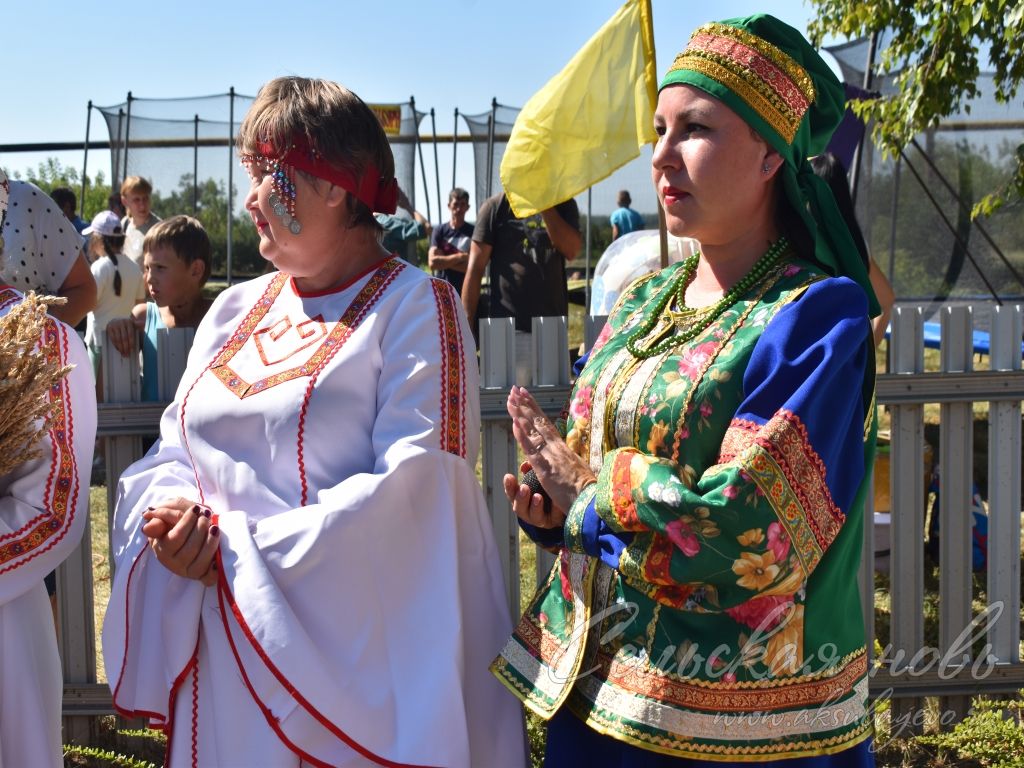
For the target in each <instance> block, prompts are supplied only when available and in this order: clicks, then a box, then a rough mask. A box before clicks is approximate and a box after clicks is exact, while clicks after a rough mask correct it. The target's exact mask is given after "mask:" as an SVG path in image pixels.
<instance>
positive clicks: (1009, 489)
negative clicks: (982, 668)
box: [988, 304, 1024, 664]
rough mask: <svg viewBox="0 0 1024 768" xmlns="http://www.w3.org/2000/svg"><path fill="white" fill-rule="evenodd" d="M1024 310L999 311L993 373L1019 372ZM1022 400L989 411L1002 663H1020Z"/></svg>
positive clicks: (993, 566)
mask: <svg viewBox="0 0 1024 768" xmlns="http://www.w3.org/2000/svg"><path fill="white" fill-rule="evenodd" d="M1022 326H1024V307H1022V306H1021V305H1019V304H1018V305H1016V306H1008V305H1005V304H1004V305H1003V306H1001V307H996V308H995V309H994V310H993V311H992V326H991V327H992V335H991V338H990V340H989V343H990V346H989V352H990V357H989V360H990V363H991V368H992V370H993V371H1019V370H1020V369H1021V342H1020V340H1021V332H1022ZM1020 457H1021V410H1020V400H1008V401H998V402H991V403H989V406H988V602H989V605H997V604H998V605H1001V606H1002V609H1003V610H1002V614H1001V615H1000V616H999V617H998V618H996V619H995V621H994V622H993V623H992V625H991V626H990V627H989V631H988V641H989V643H990V644H991V646H992V655H993V656H994V657H995V660H996V661H998V662H1001V663H1010V664H1015V663H1018V662H1019V661H1020V608H1019V606H1020V544H1021V542H1020V510H1021V503H1020V491H1021V468H1020Z"/></svg>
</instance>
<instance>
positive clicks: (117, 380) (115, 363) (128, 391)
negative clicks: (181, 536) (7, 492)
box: [100, 334, 142, 577]
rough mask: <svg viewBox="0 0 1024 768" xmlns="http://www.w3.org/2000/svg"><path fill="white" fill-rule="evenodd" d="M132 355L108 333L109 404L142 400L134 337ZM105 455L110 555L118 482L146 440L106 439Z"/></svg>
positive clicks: (106, 373)
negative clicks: (109, 336)
mask: <svg viewBox="0 0 1024 768" xmlns="http://www.w3.org/2000/svg"><path fill="white" fill-rule="evenodd" d="M130 339H131V345H132V347H131V352H130V353H129V355H128V356H127V357H125V356H123V355H122V354H121V353H120V352H118V351H117V350H116V349H115V348H114V345H113V344H111V343H110V341H109V339H107V338H106V334H104V338H103V340H102V341H103V344H102V349H103V356H102V358H101V360H100V370H101V372H102V376H103V401H104V402H106V403H137V402H139V401H140V400H141V398H142V393H141V387H140V383H139V344H138V340H137V339H136V337H135V336H134V334H130ZM103 444H104V448H103V451H104V455H105V458H106V464H107V552H108V553H109V552H112V551H113V547H112V546H111V545H112V539H111V538H110V532H111V531H112V530H113V525H111V521H112V520H113V518H114V502H115V501H117V481H118V479H119V478H120V477H121V475H122V474H123V473H124V471H125V470H126V469H127V468H128V465H129V464H131V463H132V462H133V461H136V460H137V459H138V458H139V457H140V456H142V437H141V436H139V435H137V434H136V435H116V436H111V437H107V438H104V440H103ZM110 575H111V577H113V575H114V563H113V560H111V562H110Z"/></svg>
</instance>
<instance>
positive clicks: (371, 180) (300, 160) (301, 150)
mask: <svg viewBox="0 0 1024 768" xmlns="http://www.w3.org/2000/svg"><path fill="white" fill-rule="evenodd" d="M259 152H260V154H262V155H264V156H265V157H270V158H277V159H279V160H280V161H281V162H282V163H284V164H285V165H290V166H292V167H293V168H296V169H298V170H300V171H305V172H306V173H308V174H310V175H312V176H316V177H317V178H318V179H323V180H324V181H329V182H331V184H334V185H336V186H339V187H341V188H342V189H344V190H346V191H348V192H350V193H352V194H353V195H355V196H356V199H357V200H359V201H361V202H362V203H364V204H365V205H366V207H368V208H369V209H370V210H371V211H373V212H375V213H394V212H395V210H396V209H397V208H398V181H397V180H395V179H394V178H392V179H391V180H390V181H386V182H385V181H384V180H383V179H382V178H381V175H380V171H378V170H377V167H376V166H375V165H374V164H373V163H367V164H366V168H365V169H363V175H362V178H359V179H357V178H356V177H355V176H353V175H352V174H351V173H349V172H347V171H343V170H341V169H340V168H335V167H334V166H332V165H329V164H328V163H327V162H326V161H324V159H323V158H322V157H321V156H320V153H319V152H316V151H315V150H313V149H312V148H311V147H310V146H309V142H308V140H307V139H306V137H305V136H301V135H300V136H298V137H297V138H295V140H293V141H292V143H291V145H290V146H289V147H288V151H287V152H285V153H284V155H283V156H281V157H277V155H276V153H275V150H274V147H273V146H272V145H271V144H270V142H266V141H261V142H260V143H259Z"/></svg>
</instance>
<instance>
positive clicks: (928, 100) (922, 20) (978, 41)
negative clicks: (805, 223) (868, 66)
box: [810, 0, 1024, 216]
mask: <svg viewBox="0 0 1024 768" xmlns="http://www.w3.org/2000/svg"><path fill="white" fill-rule="evenodd" d="M811 4H812V6H813V7H814V9H815V12H816V15H817V18H816V19H815V20H814V21H812V22H811V25H810V32H811V36H812V37H813V39H814V40H815V42H816V43H819V44H820V42H821V40H822V39H823V38H824V37H826V36H829V35H831V36H835V37H841V38H858V37H866V36H869V35H870V34H872V33H873V32H882V31H883V30H891V31H893V32H894V35H893V39H892V43H891V44H890V45H889V46H888V47H887V48H886V49H885V50H884V51H882V52H881V56H880V58H879V60H878V65H877V66H878V70H879V71H881V72H889V73H894V74H895V77H896V79H895V85H896V91H897V94H896V95H895V96H893V97H885V98H880V99H873V100H867V101H862V102H859V103H858V104H856V105H854V109H855V110H856V111H857V113H858V114H859V115H861V116H862V117H866V118H870V119H872V120H874V121H875V122H874V133H873V136H874V139H875V141H876V143H878V144H879V145H880V146H881V147H883V148H884V149H885V150H886V151H888V152H889V153H891V154H893V155H895V154H897V153H898V152H899V150H900V149H902V148H903V147H905V146H906V145H907V143H908V142H909V141H910V139H911V138H913V136H914V135H915V134H917V133H920V132H922V131H924V130H926V129H928V128H932V127H934V126H935V125H937V124H938V122H939V121H940V120H941V119H942V118H943V117H946V116H948V115H951V114H953V113H954V112H956V111H957V110H958V109H960V108H961V106H965V108H966V109H967V110H969V105H966V102H967V101H968V100H970V99H972V98H975V97H977V96H978V95H979V88H978V76H979V74H980V73H981V72H982V70H983V69H984V70H989V69H991V71H992V72H993V75H994V77H993V85H994V87H995V97H996V100H997V101H1000V102H1009V101H1011V100H1012V99H1013V98H1014V97H1015V96H1016V94H1017V91H1018V89H1019V87H1020V86H1021V84H1022V81H1024V49H1022V48H1021V45H1020V41H1021V39H1024V3H1021V2H1019V0H868V1H867V2H855V1H854V0H811ZM986 53H987V61H986V60H985V54H986ZM1015 165H1016V167H1015V171H1014V174H1013V177H1012V179H1011V180H1010V181H1009V182H1008V183H1006V184H1005V185H1004V186H1002V187H1000V188H998V189H995V190H993V191H992V192H991V193H990V194H988V195H986V196H985V197H983V198H982V199H981V200H979V202H978V203H977V204H976V205H975V206H974V210H973V215H974V216H978V215H988V214H991V213H992V212H994V211H995V210H996V209H998V208H999V207H1000V206H1001V205H1002V204H1003V203H1004V202H1006V201H1008V200H1013V199H1017V200H1020V199H1021V198H1024V144H1021V145H1020V146H1018V147H1017V148H1016V164H1015Z"/></svg>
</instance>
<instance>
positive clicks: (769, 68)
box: [663, 23, 815, 144]
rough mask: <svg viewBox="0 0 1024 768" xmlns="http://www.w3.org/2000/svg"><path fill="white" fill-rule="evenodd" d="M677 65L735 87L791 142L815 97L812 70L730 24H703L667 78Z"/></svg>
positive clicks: (755, 36)
mask: <svg viewBox="0 0 1024 768" xmlns="http://www.w3.org/2000/svg"><path fill="white" fill-rule="evenodd" d="M678 70H688V71H694V72H698V73H700V74H702V75H704V76H705V77H708V78H710V79H711V80H714V81H716V82H718V83H720V84H721V85H723V86H725V87H726V88H728V89H729V90H731V91H732V92H733V93H735V94H736V95H737V96H739V97H740V98H741V99H743V101H744V102H745V103H746V104H747V105H748V106H749V107H750V108H751V109H752V110H753V111H754V112H756V113H757V114H758V115H759V116H760V117H761V119H762V120H764V121H765V122H766V123H767V124H768V125H770V126H771V127H772V128H773V129H774V130H775V131H776V132H777V133H778V134H779V135H780V136H781V137H782V138H783V139H785V141H786V143H787V144H792V143H793V139H794V138H795V136H796V132H797V128H798V127H799V126H800V121H801V120H802V119H803V117H804V114H805V113H806V112H807V109H808V108H809V107H810V105H811V104H812V103H814V97H815V93H814V84H813V83H812V82H811V77H810V75H809V74H808V73H807V70H805V69H804V68H803V67H802V66H800V65H799V64H798V63H797V62H796V61H794V60H793V59H792V58H791V57H790V56H789V55H787V54H786V53H784V52H783V51H781V50H780V49H779V48H776V47H775V46H774V45H772V44H771V43H769V42H767V41H766V40H764V39H763V38H761V37H758V36H757V35H752V34H750V33H749V32H747V31H745V30H743V29H739V28H738V27H733V26H729V25H726V24H717V23H716V24H705V25H703V26H701V27H698V28H697V29H696V31H695V32H694V33H693V35H692V36H691V37H690V41H689V43H688V44H687V46H686V49H685V50H684V51H683V52H682V53H680V54H679V55H678V56H676V60H675V62H673V64H672V66H671V67H670V68H669V70H668V72H667V73H666V75H665V81H666V83H668V82H671V81H672V79H673V78H672V73H673V72H675V71H678ZM663 85H664V84H663Z"/></svg>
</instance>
